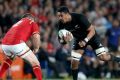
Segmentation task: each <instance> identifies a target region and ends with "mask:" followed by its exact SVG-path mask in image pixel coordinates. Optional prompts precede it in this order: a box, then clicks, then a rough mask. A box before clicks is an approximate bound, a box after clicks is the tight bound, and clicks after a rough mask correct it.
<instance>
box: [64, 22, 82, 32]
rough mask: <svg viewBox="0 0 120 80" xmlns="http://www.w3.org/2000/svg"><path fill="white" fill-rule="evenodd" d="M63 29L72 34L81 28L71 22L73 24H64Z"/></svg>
mask: <svg viewBox="0 0 120 80" xmlns="http://www.w3.org/2000/svg"><path fill="white" fill-rule="evenodd" d="M64 28H65V29H67V30H69V31H70V32H74V31H77V30H80V29H81V26H80V25H79V24H77V23H75V22H73V23H68V24H65V25H64Z"/></svg>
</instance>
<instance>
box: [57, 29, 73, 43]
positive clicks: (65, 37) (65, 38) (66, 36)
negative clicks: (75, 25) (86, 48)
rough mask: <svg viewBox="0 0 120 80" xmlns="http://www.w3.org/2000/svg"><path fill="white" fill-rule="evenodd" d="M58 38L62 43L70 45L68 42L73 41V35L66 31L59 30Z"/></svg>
mask: <svg viewBox="0 0 120 80" xmlns="http://www.w3.org/2000/svg"><path fill="white" fill-rule="evenodd" d="M58 36H59V38H60V42H61V43H63V42H66V43H68V42H70V41H72V39H73V35H72V33H71V32H70V31H68V30H66V29H61V30H59V32H58Z"/></svg>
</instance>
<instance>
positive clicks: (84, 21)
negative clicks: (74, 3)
mask: <svg viewBox="0 0 120 80" xmlns="http://www.w3.org/2000/svg"><path fill="white" fill-rule="evenodd" d="M77 21H78V23H79V25H81V26H82V27H83V29H84V30H87V29H88V28H89V27H90V25H91V23H90V22H89V21H88V19H87V18H86V16H84V15H83V14H79V15H78V16H77Z"/></svg>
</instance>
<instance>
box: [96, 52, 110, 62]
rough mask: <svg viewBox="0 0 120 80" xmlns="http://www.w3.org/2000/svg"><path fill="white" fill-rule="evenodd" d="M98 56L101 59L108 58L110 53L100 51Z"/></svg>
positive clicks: (106, 59)
mask: <svg viewBox="0 0 120 80" xmlns="http://www.w3.org/2000/svg"><path fill="white" fill-rule="evenodd" d="M98 57H99V58H100V60H103V61H108V60H110V55H109V54H108V53H107V52H102V53H101V54H100V55H98Z"/></svg>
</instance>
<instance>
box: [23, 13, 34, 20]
mask: <svg viewBox="0 0 120 80" xmlns="http://www.w3.org/2000/svg"><path fill="white" fill-rule="evenodd" d="M26 17H28V18H30V19H34V20H35V16H33V15H32V14H30V13H25V14H24V15H23V16H22V17H21V18H26Z"/></svg>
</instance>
